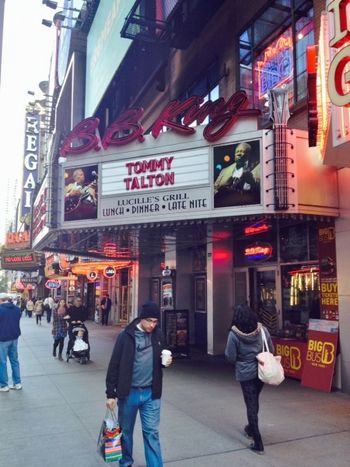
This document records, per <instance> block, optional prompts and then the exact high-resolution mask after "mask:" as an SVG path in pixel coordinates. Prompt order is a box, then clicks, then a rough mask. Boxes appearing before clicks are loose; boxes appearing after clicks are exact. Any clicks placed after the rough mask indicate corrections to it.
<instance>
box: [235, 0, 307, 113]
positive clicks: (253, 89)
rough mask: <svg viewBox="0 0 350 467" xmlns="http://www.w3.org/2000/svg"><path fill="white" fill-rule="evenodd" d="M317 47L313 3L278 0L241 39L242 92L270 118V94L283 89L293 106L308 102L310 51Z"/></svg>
mask: <svg viewBox="0 0 350 467" xmlns="http://www.w3.org/2000/svg"><path fill="white" fill-rule="evenodd" d="M293 32H294V33H293ZM313 43H314V23H313V2H312V0H303V1H294V0H275V1H274V2H273V3H272V5H271V6H270V7H269V8H267V9H266V10H265V12H264V13H263V14H262V15H261V16H260V18H258V19H257V20H256V21H255V22H254V23H253V24H252V25H251V26H250V27H249V28H247V29H246V30H245V31H244V32H243V33H242V34H241V35H240V37H239V55H240V88H241V89H244V90H245V91H246V92H247V94H248V97H250V98H251V101H252V104H253V105H254V106H255V107H256V108H259V109H261V110H262V111H263V113H265V114H267V113H268V111H269V108H268V100H267V98H268V92H269V91H270V90H271V89H275V88H279V87H283V88H286V89H287V90H288V96H289V102H290V106H294V105H296V104H297V103H299V102H300V101H302V100H303V99H305V98H306V91H307V83H306V77H307V74H306V48H307V46H308V45H310V44H313Z"/></svg>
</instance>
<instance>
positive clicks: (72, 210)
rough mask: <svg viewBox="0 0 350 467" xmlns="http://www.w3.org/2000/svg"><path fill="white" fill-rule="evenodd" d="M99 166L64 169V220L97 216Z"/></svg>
mask: <svg viewBox="0 0 350 467" xmlns="http://www.w3.org/2000/svg"><path fill="white" fill-rule="evenodd" d="M97 180H98V166H97V165H90V166H87V167H76V168H74V169H66V170H65V171H64V220H65V221H78V220H83V219H96V218H97V199H98V196H97V195H98V193H97V189H98V184H97Z"/></svg>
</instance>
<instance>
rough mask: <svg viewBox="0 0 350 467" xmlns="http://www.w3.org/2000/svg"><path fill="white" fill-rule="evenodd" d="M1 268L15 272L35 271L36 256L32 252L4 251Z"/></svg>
mask: <svg viewBox="0 0 350 467" xmlns="http://www.w3.org/2000/svg"><path fill="white" fill-rule="evenodd" d="M1 267H2V269H8V270H13V271H22V270H25V269H34V268H36V267H37V261H36V258H35V254H34V252H33V251H31V250H3V251H2V253H1Z"/></svg>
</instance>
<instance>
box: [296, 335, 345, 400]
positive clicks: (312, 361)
mask: <svg viewBox="0 0 350 467" xmlns="http://www.w3.org/2000/svg"><path fill="white" fill-rule="evenodd" d="M337 344H338V332H322V331H314V330H311V329H310V330H309V332H308V340H307V350H306V358H305V362H304V368H303V375H302V379H301V384H302V385H303V386H307V387H310V388H314V389H319V390H320V391H324V392H330V390H331V387H332V380H333V374H334V366H335V361H336V356H337Z"/></svg>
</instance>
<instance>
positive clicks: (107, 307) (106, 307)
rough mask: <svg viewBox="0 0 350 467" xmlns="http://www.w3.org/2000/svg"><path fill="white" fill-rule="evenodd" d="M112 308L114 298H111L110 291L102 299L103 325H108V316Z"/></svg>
mask: <svg viewBox="0 0 350 467" xmlns="http://www.w3.org/2000/svg"><path fill="white" fill-rule="evenodd" d="M111 308H112V300H111V299H110V298H109V295H108V293H106V295H105V296H104V297H103V298H102V300H101V311H102V320H101V323H102V326H103V325H104V324H105V325H106V326H108V316H109V312H110V311H111Z"/></svg>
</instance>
